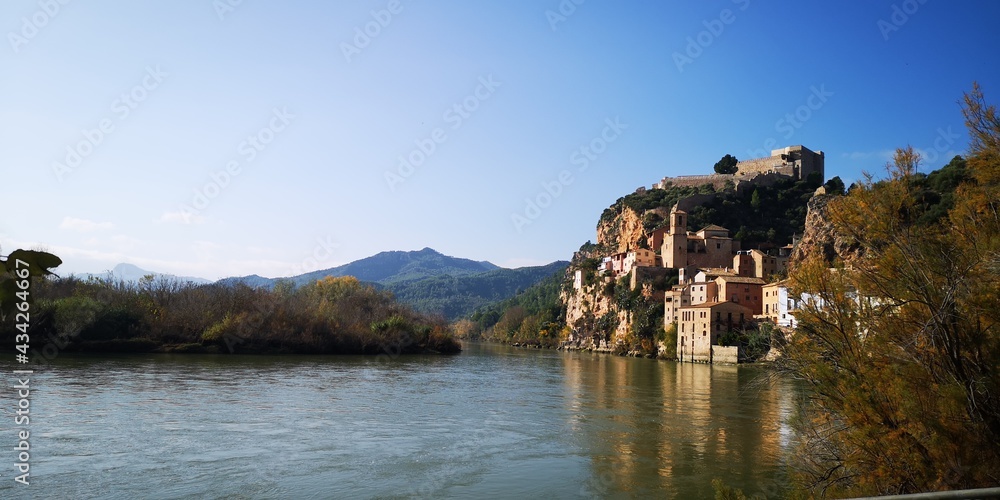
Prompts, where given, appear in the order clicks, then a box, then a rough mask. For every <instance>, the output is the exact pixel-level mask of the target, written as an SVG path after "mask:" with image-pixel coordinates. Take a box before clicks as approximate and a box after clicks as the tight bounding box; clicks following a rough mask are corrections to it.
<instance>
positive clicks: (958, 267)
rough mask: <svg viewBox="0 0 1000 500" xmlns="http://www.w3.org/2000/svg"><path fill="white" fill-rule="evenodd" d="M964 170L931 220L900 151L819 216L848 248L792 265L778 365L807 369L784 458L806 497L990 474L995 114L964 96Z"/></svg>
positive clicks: (998, 174) (999, 210)
mask: <svg viewBox="0 0 1000 500" xmlns="http://www.w3.org/2000/svg"><path fill="white" fill-rule="evenodd" d="M962 111H963V114H964V116H965V121H966V125H967V127H968V131H969V136H970V145H969V151H968V155H967V169H968V176H969V179H970V180H968V181H966V182H964V183H963V184H962V185H960V186H959V187H958V189H957V191H956V192H955V197H954V200H955V201H954V205H953V206H952V207H951V208H950V210H948V211H947V212H946V213H945V214H944V215H943V217H941V218H939V219H937V220H936V221H932V222H928V221H927V218H926V217H922V216H924V215H925V213H924V212H925V210H924V208H923V207H922V205H921V203H920V202H919V199H918V196H917V193H916V189H915V188H914V182H913V181H914V179H915V176H917V175H918V168H919V166H920V161H921V158H920V155H919V154H918V153H917V152H916V151H914V150H913V148H911V147H906V148H903V149H899V150H897V151H896V154H895V157H894V161H893V162H892V163H891V164H890V165H888V166H887V170H888V177H887V178H885V179H883V180H879V181H876V180H875V179H874V178H873V177H872V176H871V175H866V179H865V181H863V182H861V183H859V186H857V187H856V188H855V189H852V190H851V192H850V193H849V194H848V195H847V196H843V197H839V198H836V199H834V200H832V201H831V202H830V204H829V207H828V216H829V220H830V222H831V223H832V224H833V226H834V228H835V230H836V233H837V234H838V235H839V237H841V238H843V239H844V240H845V241H847V242H848V243H849V244H850V247H851V248H853V249H855V250H856V251H855V252H852V254H851V255H847V256H841V258H839V259H838V260H837V261H836V262H832V263H831V262H826V261H824V260H823V257H822V256H821V255H814V256H811V257H809V258H807V259H806V260H805V261H803V262H801V263H800V264H799V265H797V266H796V267H795V268H794V269H793V270H792V272H791V273H790V278H791V282H792V287H793V292H794V293H796V294H799V295H800V297H801V298H802V302H803V304H804V305H803V306H802V308H801V310H800V311H799V312H798V313H797V314H796V316H797V318H798V320H799V327H798V329H797V331H796V333H795V335H794V336H793V337H792V339H791V340H790V342H789V343H788V345H786V346H785V347H784V354H785V356H784V357H783V359H784V361H783V365H782V368H783V369H784V370H786V371H787V372H788V373H790V374H792V375H794V376H795V377H797V378H800V379H802V380H804V381H806V382H807V384H808V385H809V386H810V391H808V393H809V396H808V400H807V401H806V402H805V404H804V405H803V407H802V408H803V409H802V414H801V416H800V418H799V421H798V427H799V431H800V440H799V449H798V450H797V452H796V453H797V456H796V458H795V460H793V461H792V463H793V464H794V466H793V467H794V469H795V477H796V481H797V486H798V487H799V488H800V490H801V491H800V492H801V493H803V494H805V495H807V496H817V497H827V496H830V497H839V496H857V495H873V494H878V495H885V494H898V493H914V492H923V491H932V490H952V489H963V488H976V487H987V486H997V485H1000V119H998V117H997V113H996V108H995V106H992V105H988V104H987V103H986V101H985V99H984V97H983V93H982V91H981V89H980V87H979V86H978V85H974V86H973V89H972V91H970V92H969V93H968V94H966V95H965V97H964V102H963V106H962Z"/></svg>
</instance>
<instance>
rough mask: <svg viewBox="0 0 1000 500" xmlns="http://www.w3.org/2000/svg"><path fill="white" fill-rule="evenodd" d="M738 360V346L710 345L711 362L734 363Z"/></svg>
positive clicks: (718, 363)
mask: <svg viewBox="0 0 1000 500" xmlns="http://www.w3.org/2000/svg"><path fill="white" fill-rule="evenodd" d="M739 362H740V348H739V347H736V346H728V347H726V346H721V345H713V346H712V364H717V365H735V364H737V363H739Z"/></svg>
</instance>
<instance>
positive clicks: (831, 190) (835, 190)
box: [823, 175, 845, 195]
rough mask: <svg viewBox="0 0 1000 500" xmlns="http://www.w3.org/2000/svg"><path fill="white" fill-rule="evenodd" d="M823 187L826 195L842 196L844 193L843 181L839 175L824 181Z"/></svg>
mask: <svg viewBox="0 0 1000 500" xmlns="http://www.w3.org/2000/svg"><path fill="white" fill-rule="evenodd" d="M823 187H824V188H826V194H835V195H842V194H844V192H845V189H844V188H845V186H844V181H843V180H841V179H840V176H839V175H838V176H836V177H834V178H832V179H830V180H828V181H826V184H823Z"/></svg>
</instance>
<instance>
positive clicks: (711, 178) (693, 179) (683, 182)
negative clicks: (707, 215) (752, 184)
mask: <svg viewBox="0 0 1000 500" xmlns="http://www.w3.org/2000/svg"><path fill="white" fill-rule="evenodd" d="M726 181H733V176H732V175H727V174H711V175H682V176H680V177H664V178H663V180H661V181H660V182H659V183H657V184H654V185H653V187H654V188H660V189H664V188H665V187H666V185H667V184H668V183H669V184H672V185H674V186H678V187H698V186H704V185H706V184H711V185H712V186H714V187H715V189H716V190H718V191H721V190H722V189H724V188H725V187H726Z"/></svg>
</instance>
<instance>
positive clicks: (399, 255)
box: [84, 248, 569, 320]
mask: <svg viewBox="0 0 1000 500" xmlns="http://www.w3.org/2000/svg"><path fill="white" fill-rule="evenodd" d="M568 265H569V263H568V262H565V261H557V262H553V263H551V264H548V265H544V266H534V267H521V268H517V269H507V268H502V267H499V266H497V265H495V264H492V263H490V262H486V261H475V260H470V259H462V258H458V257H450V256H447V255H444V254H441V253H439V252H437V251H435V250H433V249H431V248H424V249H423V250H417V251H411V252H402V251H392V252H381V253H379V254H376V255H373V256H371V257H366V258H364V259H360V260H356V261H354V262H351V263H348V264H344V265H342V266H338V267H334V268H330V269H324V270H320V271H312V272H308V273H305V274H300V275H298V276H291V277H287V278H265V277H262V276H258V275H255V274H254V275H250V276H240V277H231V278H223V279H221V280H219V281H216V282H215V283H216V284H220V285H226V286H235V285H237V284H244V285H247V286H251V287H255V288H268V289H270V288H273V287H274V286H275V284H277V283H278V282H279V281H290V282H291V283H292V284H294V285H295V286H296V287H298V286H302V285H306V284H308V283H311V282H313V281H316V280H319V279H323V278H325V277H328V276H334V277H337V276H354V277H355V278H357V279H358V280H359V281H362V282H365V283H369V284H372V285H374V286H376V287H379V288H383V289H386V290H389V291H391V292H392V293H393V294H394V295H395V296H396V298H397V299H399V300H400V302H403V303H406V304H409V305H411V306H412V307H413V308H414V309H417V310H418V311H421V312H425V313H430V314H440V315H442V316H444V317H445V318H447V319H449V320H454V319H458V318H462V317H465V316H468V315H470V314H471V313H472V312H473V311H475V310H476V309H478V308H480V307H483V306H487V305H491V304H495V303H497V302H500V301H502V300H505V299H508V298H510V297H513V296H514V295H516V294H517V293H519V292H521V291H523V290H525V289H527V288H529V287H531V286H532V285H534V284H536V283H538V282H539V281H542V280H543V279H545V278H547V277H549V276H552V275H553V274H555V273H557V272H558V273H561V272H563V271H564V270H565V269H566V266H568ZM148 275H153V276H154V277H156V278H163V279H171V280H178V281H191V282H193V283H195V284H207V283H210V282H209V281H208V280H205V279H201V278H188V277H177V276H173V275H169V274H161V273H154V272H150V271H146V270H143V269H140V268H139V267H137V266H134V265H132V264H119V265H118V266H115V268H114V269H113V270H112V271H110V274H109V273H102V274H95V275H86V276H94V277H98V278H109V277H113V278H114V279H120V280H125V281H139V280H140V279H142V278H143V277H144V276H148ZM86 276H84V277H86Z"/></svg>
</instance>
